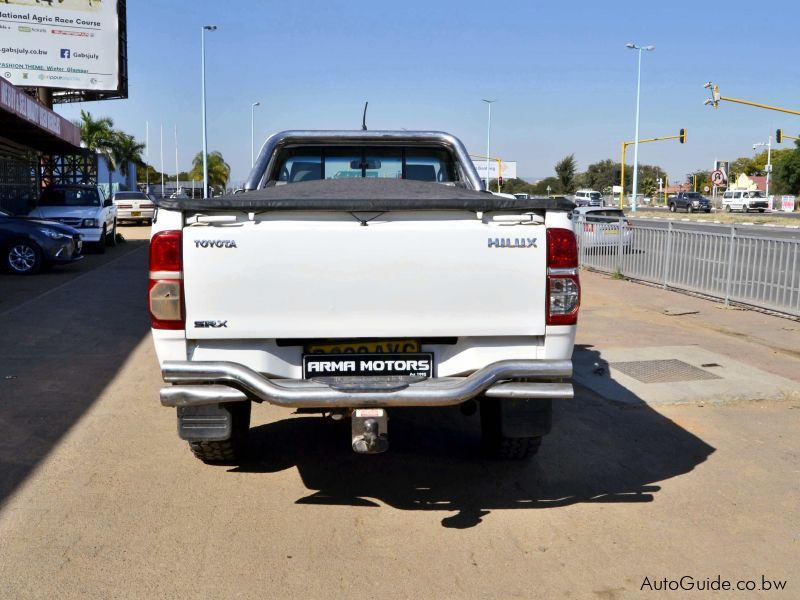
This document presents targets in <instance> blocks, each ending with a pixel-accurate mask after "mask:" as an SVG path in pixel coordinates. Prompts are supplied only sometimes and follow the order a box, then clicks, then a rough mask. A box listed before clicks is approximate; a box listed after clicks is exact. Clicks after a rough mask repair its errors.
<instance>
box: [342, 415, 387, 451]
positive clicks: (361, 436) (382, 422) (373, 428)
mask: <svg viewBox="0 0 800 600" xmlns="http://www.w3.org/2000/svg"><path fill="white" fill-rule="evenodd" d="M351 421H352V435H353V442H352V443H353V451H355V452H358V453H359V454H379V453H380V452H386V450H388V449H389V433H388V417H387V416H386V410H385V409H383V408H359V409H356V410H354V411H353V417H352V419H351Z"/></svg>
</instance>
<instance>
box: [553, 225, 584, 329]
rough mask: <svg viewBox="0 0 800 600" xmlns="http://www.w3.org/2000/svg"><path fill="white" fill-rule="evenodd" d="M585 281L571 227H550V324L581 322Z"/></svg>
mask: <svg viewBox="0 0 800 600" xmlns="http://www.w3.org/2000/svg"><path fill="white" fill-rule="evenodd" d="M580 302H581V284H580V281H579V279H578V244H577V241H576V240H575V234H574V233H573V232H572V231H571V230H569V229H559V228H553V229H548V230H547V317H546V320H545V323H546V324H547V325H574V324H575V323H577V322H578V309H579V308H580Z"/></svg>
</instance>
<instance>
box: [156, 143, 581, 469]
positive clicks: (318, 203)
mask: <svg viewBox="0 0 800 600" xmlns="http://www.w3.org/2000/svg"><path fill="white" fill-rule="evenodd" d="M573 207H574V204H572V202H570V201H568V200H566V199H564V198H530V199H516V198H508V197H503V196H500V195H495V194H492V193H490V192H487V191H485V190H484V189H483V183H482V182H481V180H480V179H479V177H478V174H477V172H476V171H475V168H474V166H473V165H472V162H471V160H470V159H469V155H468V153H467V151H466V149H465V148H464V146H463V144H462V143H461V142H460V141H459V140H458V139H457V138H455V137H454V136H452V135H449V134H446V133H441V132H434V131H418V132H412V131H286V132H282V133H278V134H276V135H273V136H272V137H270V138H269V139H268V140H267V141H266V142H265V144H264V146H263V148H262V151H261V153H260V155H259V157H258V160H257V162H256V164H255V166H254V168H253V170H252V172H251V173H250V177H249V180H248V182H247V184H246V186H245V191H244V193H240V194H236V195H230V196H225V197H221V198H214V199H208V200H202V199H188V198H175V199H160V200H159V201H158V211H157V213H156V217H155V220H154V224H153V228H152V233H151V244H150V280H149V310H150V317H151V325H152V335H153V339H154V341H155V348H156V353H157V355H158V360H159V363H160V367H161V371H162V376H163V379H164V381H165V383H166V384H167V385H165V387H163V388H162V390H161V392H160V399H161V403H162V405H164V406H167V407H172V408H176V409H177V418H178V433H179V435H180V437H181V438H183V439H185V440H186V441H188V442H189V445H190V447H191V449H192V451H193V452H194V454H195V455H196V456H197V457H198V458H200V459H201V460H203V461H206V462H215V461H225V462H230V461H237V460H240V459H241V457H242V456H243V454H244V452H245V451H246V448H247V432H248V429H249V423H250V412H251V405H252V404H253V403H261V402H266V403H271V404H274V405H278V406H282V407H286V408H292V409H296V410H297V411H300V412H304V413H309V412H311V413H320V414H322V415H325V416H329V417H332V418H333V419H337V420H342V419H350V420H351V439H350V443H351V446H352V448H353V449H354V450H355V451H356V452H360V453H376V452H382V451H384V450H386V449H387V447H388V425H387V424H388V414H389V413H390V412H391V411H399V410H411V409H413V408H414V407H436V406H449V405H460V406H461V408H462V412H463V413H465V414H467V415H469V414H473V413H475V412H476V411H478V410H479V411H480V420H481V429H482V440H483V446H484V448H485V450H486V451H487V452H488V453H489V454H491V455H493V456H498V457H503V458H511V459H521V458H524V457H527V456H530V455H532V454H534V453H535V452H536V450H537V449H538V448H539V445H540V443H541V440H542V437H543V436H544V435H545V434H547V433H548V432H549V431H550V427H551V415H552V402H553V401H554V400H556V401H558V400H566V399H569V398H572V396H573V389H572V384H571V382H570V380H571V376H572V362H571V356H572V349H573V344H574V340H575V329H576V324H577V319H578V311H579V304H580V283H579V280H578V254H577V247H576V242H575V235H574V233H573V231H572V225H571V223H570V211H571V209H572V208H573Z"/></svg>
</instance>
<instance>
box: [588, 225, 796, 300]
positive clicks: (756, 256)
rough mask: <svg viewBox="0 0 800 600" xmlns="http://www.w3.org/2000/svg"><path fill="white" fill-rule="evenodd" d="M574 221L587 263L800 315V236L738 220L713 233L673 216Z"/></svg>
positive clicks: (631, 277)
mask: <svg viewBox="0 0 800 600" xmlns="http://www.w3.org/2000/svg"><path fill="white" fill-rule="evenodd" d="M573 218H574V219H575V220H574V224H575V233H576V235H577V237H578V246H579V251H580V263H581V266H582V267H584V268H588V269H593V270H597V271H602V272H606V273H617V274H619V275H621V276H623V277H627V278H630V279H636V280H640V281H647V282H650V283H654V284H658V285H661V286H662V287H664V288H673V289H680V290H686V291H689V292H695V293H698V294H703V295H706V296H711V297H714V298H719V299H720V300H723V301H724V302H725V304H728V303H730V302H736V303H741V304H747V305H750V306H755V307H759V308H765V309H768V310H774V311H777V312H782V313H787V314H790V315H794V316H800V273H799V272H798V270H799V269H800V239H791V238H781V237H775V236H772V237H770V236H766V235H754V234H753V233H752V232H751V231H750V230H748V231H747V232H746V233H745V232H742V231H740V230H738V229H737V228H736V226H735V225H732V226H731V227H729V228H728V227H719V231H709V230H697V229H691V228H689V227H684V226H683V225H681V226H680V227H676V225H675V224H674V223H673V222H672V221H661V222H659V223H654V222H653V221H649V220H647V221H645V220H641V219H629V218H623V219H618V220H617V219H609V220H604V219H601V218H598V217H589V221H587V220H586V217H585V216H584V215H580V216H579V215H575V216H574V217H573ZM707 229H709V228H707ZM715 229H716V228H715Z"/></svg>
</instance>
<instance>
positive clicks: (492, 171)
mask: <svg viewBox="0 0 800 600" xmlns="http://www.w3.org/2000/svg"><path fill="white" fill-rule="evenodd" d="M472 164H474V165H475V169H476V170H477V171H478V176H479V177H480V178H481V179H483V180H484V181H485V180H486V159H483V160H481V159H480V158H475V159H473V160H472ZM500 164H501V165H502V167H501V168H502V173H501V175H502V177H503V179H516V177H517V162H516V161H512V160H510V161H505V160H504V161H501V162H500ZM489 179H497V161H496V160H490V161H489Z"/></svg>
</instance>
